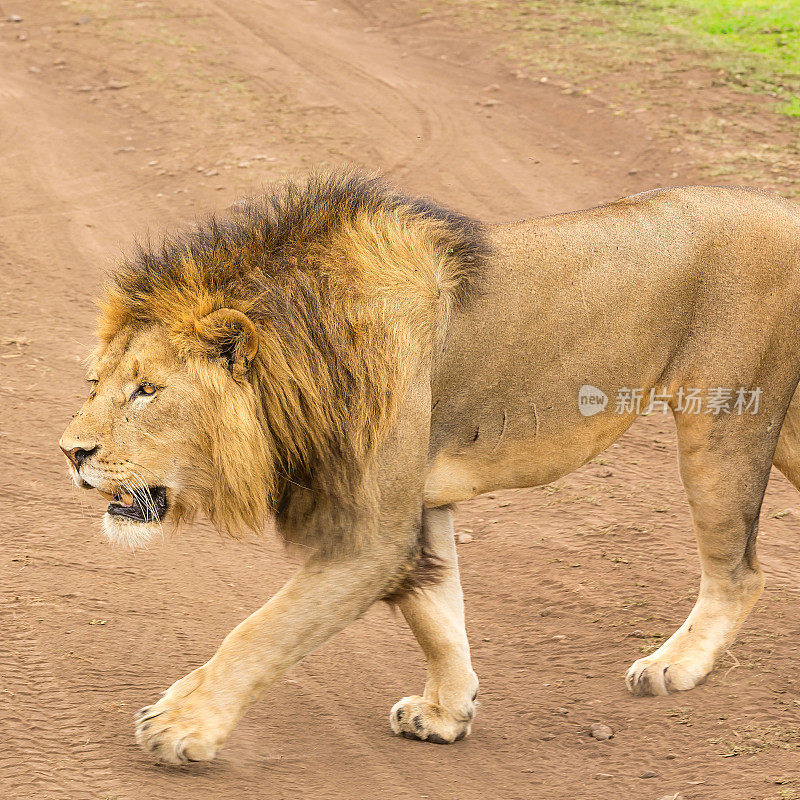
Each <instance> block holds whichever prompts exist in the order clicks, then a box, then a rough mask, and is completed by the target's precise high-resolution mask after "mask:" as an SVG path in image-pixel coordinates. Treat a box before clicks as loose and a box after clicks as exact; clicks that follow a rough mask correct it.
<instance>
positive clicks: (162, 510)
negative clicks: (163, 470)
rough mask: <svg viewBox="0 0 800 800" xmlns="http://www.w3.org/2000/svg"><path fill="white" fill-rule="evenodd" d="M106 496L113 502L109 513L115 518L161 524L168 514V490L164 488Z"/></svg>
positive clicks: (157, 487)
mask: <svg viewBox="0 0 800 800" xmlns="http://www.w3.org/2000/svg"><path fill="white" fill-rule="evenodd" d="M102 494H104V496H105V497H106V498H107V499H109V500H111V502H110V503H109V504H108V513H109V514H111V515H112V516H114V517H125V518H126V519H130V520H133V521H134V522H160V521H161V520H162V519H164V515H165V514H166V513H167V490H166V489H165V488H164V487H163V486H151V487H148V489H147V491H146V492H145V491H144V490H138V489H137V490H136V491H134V492H131V493H128V492H124V491H119V492H117V493H116V494H114V495H107V494H105V493H102Z"/></svg>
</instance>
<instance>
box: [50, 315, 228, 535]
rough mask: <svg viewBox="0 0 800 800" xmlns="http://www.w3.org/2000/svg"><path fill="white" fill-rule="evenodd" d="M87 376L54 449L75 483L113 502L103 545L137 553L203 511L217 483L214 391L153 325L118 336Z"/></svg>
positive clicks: (104, 523) (220, 370)
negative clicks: (212, 440) (210, 423)
mask: <svg viewBox="0 0 800 800" xmlns="http://www.w3.org/2000/svg"><path fill="white" fill-rule="evenodd" d="M219 372H224V370H222V369H219ZM220 377H221V379H222V380H223V381H224V375H222V376H220ZM88 378H89V382H90V385H91V391H90V394H89V397H88V399H87V400H86V402H85V403H84V405H83V407H82V408H81V409H80V411H78V413H77V414H76V415H75V416H74V417H73V419H72V421H71V422H70V424H69V426H68V427H67V429H66V431H65V432H64V435H63V436H62V437H61V441H60V443H59V444H60V446H61V448H62V450H63V451H64V452H65V454H66V455H67V458H68V459H69V462H70V471H71V473H72V477H73V480H74V481H75V483H76V484H77V485H78V486H80V487H82V488H84V489H97V490H98V491H99V492H100V493H101V494H102V495H103V496H104V497H106V498H107V499H108V500H109V501H110V503H109V506H108V510H107V511H106V513H105V515H104V517H103V530H104V532H105V534H106V536H107V537H108V539H109V540H110V541H111V542H113V543H119V544H123V545H126V546H128V547H130V548H136V547H140V546H142V545H144V544H146V543H147V541H148V540H149V539H151V538H152V537H153V536H154V535H155V534H156V533H158V532H160V530H161V523H162V521H163V520H165V519H166V518H170V517H172V518H174V519H180V518H182V517H184V516H186V514H187V513H189V512H190V511H191V510H194V509H195V508H196V507H197V506H198V505H199V506H201V507H202V505H203V502H202V495H203V494H204V493H206V492H207V491H208V489H209V487H208V484H209V483H210V482H212V481H213V476H212V474H211V473H212V471H213V470H212V469H211V464H210V460H209V457H208V452H207V450H208V445H207V439H208V437H207V435H206V431H205V430H204V428H205V424H206V422H205V416H206V415H205V414H204V410H205V409H207V408H208V407H209V405H210V400H211V399H210V398H209V397H208V396H207V394H208V392H209V391H211V389H210V388H209V387H207V386H204V385H203V384H202V382H198V380H197V376H196V375H193V374H192V364H191V361H187V360H186V359H181V358H179V357H178V354H177V352H176V350H175V347H174V345H173V344H172V343H171V341H170V339H169V337H168V335H167V333H166V331H165V330H164V329H163V328H160V327H157V326H154V327H151V328H148V329H146V330H145V331H142V332H139V333H136V334H135V335H133V334H131V333H130V332H125V331H124V332H122V333H120V334H119V335H118V336H117V337H115V338H114V339H113V340H112V341H111V342H110V343H109V344H108V346H106V347H105V348H104V349H102V350H101V352H100V353H99V354H98V355H97V357H96V358H95V360H94V363H93V364H92V365H91V367H90V371H89V374H88Z"/></svg>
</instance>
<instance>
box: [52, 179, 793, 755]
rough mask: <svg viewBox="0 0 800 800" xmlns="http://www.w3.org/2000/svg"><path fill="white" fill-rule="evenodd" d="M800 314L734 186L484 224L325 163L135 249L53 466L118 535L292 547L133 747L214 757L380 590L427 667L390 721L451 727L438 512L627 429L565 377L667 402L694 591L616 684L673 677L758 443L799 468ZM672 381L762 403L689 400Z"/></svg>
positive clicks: (456, 598)
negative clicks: (285, 577) (195, 534)
mask: <svg viewBox="0 0 800 800" xmlns="http://www.w3.org/2000/svg"><path fill="white" fill-rule="evenodd" d="M799 307H800V213H799V212H798V209H797V208H796V207H795V206H794V205H792V204H791V203H789V202H788V201H785V200H782V199H779V198H777V197H773V196H771V195H768V194H765V193H761V192H755V191H745V190H740V189H724V188H713V187H696V186H694V187H684V188H676V189H662V190H657V191H653V192H648V193H646V194H641V195H636V196H634V197H630V198H626V199H623V200H619V201H617V202H615V203H611V204H609V205H605V206H600V207H599V208H593V209H589V210H587V211H579V212H575V213H571V214H560V215H556V216H552V217H545V218H542V219H535V220H532V221H528V222H518V223H514V224H510V225H496V226H486V227H483V226H481V225H479V224H478V223H476V222H473V221H471V220H469V219H467V218H465V217H463V216H461V215H459V214H455V213H453V212H451V211H447V210H445V209H443V208H440V207H439V206H437V205H435V204H433V203H430V202H427V201H423V200H416V199H409V198H407V197H404V196H401V195H399V194H396V193H395V192H394V191H392V190H391V189H389V188H387V187H386V186H385V185H384V184H383V183H381V182H380V181H379V180H378V179H375V178H372V177H364V176H360V175H358V174H357V173H352V172H346V173H336V174H332V175H323V176H317V177H313V178H311V179H310V180H309V181H308V182H307V183H305V184H302V185H297V184H291V183H290V184H288V185H286V186H284V187H283V188H282V189H281V190H279V191H277V192H275V193H273V194H271V195H269V196H268V197H266V198H265V199H263V200H261V201H259V202H253V203H252V204H250V205H247V206H245V207H244V208H242V209H240V210H239V211H237V212H235V213H234V215H233V217H232V218H231V219H229V220H226V221H211V222H209V223H208V224H207V225H205V226H201V227H199V228H198V229H196V230H193V231H191V232H190V233H188V234H186V235H185V236H184V237H180V238H173V239H168V240H166V241H165V242H164V244H163V245H162V246H161V247H159V248H158V249H157V250H152V251H151V250H148V249H139V250H138V251H137V253H136V254H135V256H134V257H133V258H131V259H130V260H128V261H127V262H125V263H124V264H123V265H122V267H121V268H120V269H119V270H118V271H117V273H116V274H115V275H114V276H113V280H112V281H111V283H110V285H109V286H108V288H107V290H106V293H105V296H104V298H103V299H102V301H101V313H100V323H99V339H100V345H99V347H98V349H97V350H96V352H95V354H94V357H93V359H92V365H91V369H90V373H89V381H90V383H91V393H90V395H89V399H88V400H87V401H86V403H85V405H84V406H83V407H82V409H81V410H80V411H79V412H78V414H77V415H76V416H75V418H74V419H73V420H72V422H71V423H70V425H69V427H68V428H67V430H66V432H65V433H64V436H63V438H62V439H61V447H62V448H63V450H64V452H65V453H66V455H67V457H68V458H69V461H70V463H71V470H72V475H73V478H74V480H75V481H76V483H78V484H79V485H80V486H83V487H85V488H87V489H91V488H94V489H97V490H98V491H100V492H101V493H102V494H103V495H104V496H105V497H107V498H108V499H109V500H110V501H111V502H110V505H109V506H108V511H107V513H106V514H105V516H104V520H103V525H104V530H105V534H106V536H107V537H108V538H109V539H110V540H111V541H112V542H118V543H122V544H125V545H128V546H129V547H139V546H142V545H144V544H145V543H146V542H147V541H148V539H149V538H150V537H151V536H152V535H153V534H154V532H156V531H157V530H158V529H159V527H160V523H161V521H162V520H164V519H167V520H172V521H175V522H177V521H180V520H186V519H189V518H191V517H192V516H193V515H194V514H196V513H197V512H204V513H205V514H206V515H207V516H208V517H209V518H210V519H211V520H212V521H213V522H214V523H216V524H217V526H219V527H220V528H221V529H222V530H225V531H229V532H231V533H235V532H236V531H241V530H243V529H255V530H257V529H259V527H260V526H261V525H262V522H263V520H264V517H265V515H266V514H268V513H271V514H274V516H275V518H276V519H277V525H278V529H279V530H280V532H281V534H282V536H283V537H284V538H285V539H286V541H287V542H288V543H290V544H292V545H301V546H302V547H303V549H304V550H305V551H306V552H307V553H308V557H307V559H306V561H305V563H304V565H303V567H302V568H301V569H300V571H299V572H298V574H297V575H296V576H295V577H294V578H293V579H292V580H290V581H289V582H288V583H287V584H286V586H285V587H284V588H283V589H281V591H279V592H278V593H277V594H276V595H275V596H274V597H273V598H272V599H271V600H270V601H269V602H268V603H267V604H266V605H265V606H264V607H263V608H261V609H260V610H259V611H256V612H255V613H254V614H253V615H252V616H251V617H249V618H248V619H246V620H245V621H244V622H242V623H241V624H240V625H239V626H238V627H237V628H235V629H234V630H233V631H232V632H231V633H230V634H229V635H228V636H227V637H226V639H225V641H224V642H223V643H222V646H221V647H220V648H219V650H218V652H217V653H216V655H214V657H213V658H212V659H211V660H210V661H208V663H206V664H204V665H203V666H201V667H199V668H198V669H196V670H194V671H193V672H191V673H190V674H189V675H187V676H186V677H184V678H182V679H181V680H179V681H178V682H177V683H175V684H173V686H172V687H171V688H170V689H168V690H167V692H166V694H165V695H164V696H163V697H162V698H161V699H160V700H159V701H158V702H157V703H155V704H154V705H152V706H149V707H147V708H145V709H143V710H142V711H141V712H140V713H139V715H138V722H137V730H136V738H137V740H138V742H139V744H140V745H141V746H142V747H143V748H144V749H145V750H146V751H148V752H151V753H153V754H154V755H155V756H156V757H157V758H159V759H160V760H162V761H165V762H169V763H176V764H177V763H184V762H186V761H198V760H206V759H211V758H213V757H214V754H215V753H216V751H217V749H218V748H219V747H220V745H221V744H222V743H223V742H224V741H225V739H226V738H227V736H228V735H229V734H230V732H231V730H232V729H233V727H234V725H235V724H236V723H237V721H238V720H239V718H240V717H241V716H242V715H243V714H244V713H245V711H246V710H247V709H248V708H249V707H250V706H251V705H252V704H253V703H254V702H255V701H256V700H257V699H258V698H259V696H260V695H261V694H263V693H264V691H265V690H266V689H267V687H269V686H270V684H272V683H273V682H274V681H275V680H276V679H278V678H279V677H280V676H281V675H282V674H283V673H284V672H285V671H286V670H287V669H288V668H289V667H291V666H292V665H293V664H295V663H296V662H297V661H299V660H300V659H301V658H302V657H303V656H304V655H306V654H307V653H309V652H310V651H312V650H314V648H316V647H318V646H319V645H321V644H322V643H323V642H324V641H325V640H327V639H328V638H330V637H331V636H333V635H334V634H335V633H337V632H338V631H340V630H341V629H342V628H344V627H345V626H346V625H347V624H349V623H350V622H352V621H353V620H355V619H356V618H357V617H358V616H359V615H360V614H362V613H363V612H364V611H365V610H366V609H367V608H369V606H370V605H371V604H372V603H374V602H375V601H376V600H380V599H389V600H391V601H392V602H395V603H397V605H398V606H399V607H400V609H401V610H402V612H403V614H404V616H405V618H406V620H407V621H408V623H409V625H410V626H411V628H412V630H413V632H414V634H415V636H416V637H417V639H418V641H419V643H420V645H421V647H422V649H423V651H424V653H425V656H426V659H427V662H428V681H427V684H426V686H425V691H424V694H423V695H422V696H411V697H405V698H403V699H402V700H400V701H399V702H398V703H397V704H396V705H395V706H394V708H393V709H392V711H391V726H392V729H393V730H394V731H395V733H399V734H403V735H404V736H408V737H412V738H417V739H422V740H425V741H429V742H437V743H447V742H454V741H456V740H458V739H461V738H462V737H464V736H466V735H468V734H469V732H470V727H471V724H472V719H473V717H474V715H475V708H476V702H475V698H476V695H477V689H478V680H477V678H476V676H475V673H474V672H473V670H472V666H471V664H470V654H469V645H468V643H467V636H466V633H465V630H464V608H463V600H462V593H461V586H460V583H459V574H458V566H457V563H456V550H455V546H454V542H453V525H452V517H451V510H450V507H451V505H452V504H453V503H456V502H458V501H459V500H467V499H469V498H471V497H475V496H476V495H479V494H481V493H483V492H488V491H492V490H496V489H504V488H510V487H523V486H536V485H540V484H545V483H548V482H550V481H553V480H555V479H556V478H558V477H560V476H562V475H565V474H566V473H568V472H570V471H572V470H574V469H576V468H577V467H579V466H581V465H582V464H584V463H586V462H587V461H588V460H589V459H591V458H592V457H593V456H595V455H596V454H598V453H600V452H601V451H602V450H603V449H605V448H606V447H608V446H609V445H610V444H611V443H612V442H613V441H614V440H615V439H617V438H618V437H619V436H620V435H621V434H622V432H623V431H624V430H625V429H626V428H628V426H629V425H630V424H631V423H632V422H633V420H634V418H635V417H636V412H637V409H636V408H635V407H631V408H630V409H627V410H626V411H625V413H615V410H614V409H612V408H607V409H606V410H605V411H602V412H598V413H593V414H591V415H588V414H587V415H584V414H585V412H586V409H583V408H582V407H581V406H579V402H578V394H579V391H580V390H581V387H584V388H585V387H590V392H594V393H595V395H596V396H599V391H602V392H604V393H605V394H606V395H613V394H614V393H615V392H616V391H617V390H618V389H621V388H623V387H625V388H628V389H631V388H633V387H636V388H639V389H641V390H642V393H643V394H644V395H645V396H646V395H647V394H648V392H649V390H650V389H657V390H658V393H659V395H663V396H667V397H668V398H669V399H668V401H667V402H668V404H669V406H670V407H671V408H672V410H673V412H675V421H676V425H677V429H678V442H679V458H680V473H681V478H682V480H683V483H684V486H685V487H686V492H687V494H688V498H689V504H690V506H691V511H692V518H693V520H694V527H695V532H696V535H697V541H698V546H699V551H700V561H701V565H702V579H701V583H700V593H699V597H698V600H697V603H696V605H695V607H694V609H693V610H692V612H691V614H690V615H689V618H688V619H687V620H686V622H685V623H684V624H683V625H682V626H681V627H680V628H679V629H678V631H677V632H676V633H675V634H674V635H673V636H672V637H671V638H670V639H669V640H668V641H667V642H666V643H665V644H663V645H662V646H661V647H660V648H659V649H658V650H656V651H655V652H654V653H652V654H651V655H649V656H647V657H645V658H641V659H639V660H638V661H637V662H636V663H635V664H634V665H633V666H632V667H631V668H630V670H629V671H628V676H627V684H628V688H629V689H630V690H631V691H632V692H633V693H634V694H666V693H667V692H668V691H670V690H682V689H691V688H692V687H693V686H695V685H696V684H697V683H699V682H700V681H702V680H703V678H704V677H705V676H706V675H707V674H708V673H709V671H710V670H711V669H712V667H713V664H714V659H715V658H716V656H717V655H718V654H719V653H720V651H723V650H725V648H727V647H728V646H729V645H730V644H731V642H732V640H733V638H734V636H735V634H736V632H737V630H738V628H739V627H740V626H741V625H742V623H743V621H744V619H745V617H746V616H747V614H748V612H749V610H750V608H751V607H752V605H753V604H754V602H755V600H756V598H757V597H758V595H759V593H760V592H761V588H762V584H763V580H762V576H761V571H760V569H759V566H758V563H757V560H756V552H755V540H756V530H757V527H758V516H759V510H760V506H761V502H762V496H763V494H764V489H765V487H766V484H767V478H768V476H769V472H770V466H771V464H772V463H775V464H776V465H777V466H778V467H779V468H780V469H781V470H782V471H783V472H784V473H785V474H786V475H787V476H788V477H789V479H790V480H791V481H792V482H793V483H794V484H795V485H796V486H798V487H799V488H800V400H798V399H795V401H794V403H793V404H792V405H790V403H791V401H792V397H793V394H794V392H795V389H796V387H797V384H798V380H800V313H798V308H799ZM591 387H595V388H591ZM684 387H692V388H693V389H700V390H703V391H708V392H710V393H711V392H717V390H718V389H720V387H731V391H733V390H735V389H737V388H739V387H742V388H743V390H746V391H747V392H749V393H751V394H752V393H756V392H760V404H759V407H758V408H757V409H756V408H754V407H753V408H746V409H744V410H743V409H742V408H741V407H740V408H739V409H738V412H737V411H736V410H735V409H734V408H732V407H731V408H730V409H729V412H728V413H725V412H724V411H721V410H720V411H719V413H705V412H706V411H709V410H712V409H703V411H704V413H691V410H687V409H686V408H684V407H681V405H680V402H679V398H680V397H681V396H682V393H683V388H684ZM718 410H719V409H718ZM787 410H788V416H786V415H787ZM784 417H786V419H785V420H784Z"/></svg>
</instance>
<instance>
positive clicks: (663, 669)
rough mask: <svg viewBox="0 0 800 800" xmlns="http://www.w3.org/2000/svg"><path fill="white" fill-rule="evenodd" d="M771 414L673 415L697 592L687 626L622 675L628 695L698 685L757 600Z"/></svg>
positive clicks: (771, 439) (773, 430)
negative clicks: (698, 571)
mask: <svg viewBox="0 0 800 800" xmlns="http://www.w3.org/2000/svg"><path fill="white" fill-rule="evenodd" d="M778 413H779V412H778V411H776V410H774V409H764V410H762V412H761V413H759V414H756V415H750V414H746V415H737V414H735V413H734V414H720V415H718V416H715V415H709V414H676V424H677V428H678V461H679V466H680V473H681V479H682V481H683V485H684V488H685V489H686V494H687V496H688V500H689V507H690V509H691V513H692V521H693V524H694V530H695V535H696V538H697V546H698V551H699V554H700V563H701V567H702V576H701V581H700V592H699V596H698V598H697V602H696V603H695V606H694V608H693V609H692V611H691V613H690V614H689V617H688V619H687V620H686V622H684V623H683V625H682V626H681V627H680V628H679V629H678V630H677V631H676V632H675V633H674V634H673V635H672V636H671V637H670V638H669V639H668V640H667V641H666V642H665V643H664V644H663V645H662V646H661V647H659V648H658V650H656V651H655V652H654V653H652V654H651V655H649V656H647V657H645V658H640V659H639V660H638V661H636V663H634V664H633V666H632V667H631V668H630V669H629V670H628V674H627V677H626V682H627V685H628V688H629V689H630V690H631V692H633V693H634V694H638V695H647V694H655V695H659V694H667V693H668V692H669V691H680V690H684V689H691V688H693V687H694V686H696V685H697V684H698V683H701V682H702V681H703V679H704V678H705V677H706V675H707V674H708V673H709V672H710V671H711V669H712V668H713V666H714V661H715V659H716V658H717V656H718V655H719V654H720V653H721V652H724V650H725V648H727V647H728V646H729V645H730V644H731V642H732V641H733V639H734V637H735V636H736V633H737V631H738V630H739V628H740V627H741V625H742V623H743V622H744V621H745V618H746V617H747V615H748V613H749V612H750V609H751V608H752V607H753V605H754V603H755V602H756V600H757V599H758V596H759V595H760V593H761V590H762V588H763V578H762V575H761V570H760V568H759V566H758V561H757V559H756V534H757V530H758V515H759V511H760V509H761V502H762V500H763V496H764V491H765V489H766V485H767V480H768V478H769V470H770V466H771V463H772V457H773V451H774V448H775V440H776V438H777V430H776V428H777V426H775V425H774V419H775V418H778V419H779V418H780V417H779V415H778ZM771 420H772V422H771Z"/></svg>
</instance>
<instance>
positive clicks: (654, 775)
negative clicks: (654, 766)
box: [639, 769, 658, 778]
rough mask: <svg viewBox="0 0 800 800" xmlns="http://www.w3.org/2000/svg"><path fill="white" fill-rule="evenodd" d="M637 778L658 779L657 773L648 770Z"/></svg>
mask: <svg viewBox="0 0 800 800" xmlns="http://www.w3.org/2000/svg"><path fill="white" fill-rule="evenodd" d="M639 777H640V778H657V777H658V773H657V772H653V770H651V769H649V770H647V772H643V773H642V774H641V775H640V776H639Z"/></svg>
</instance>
